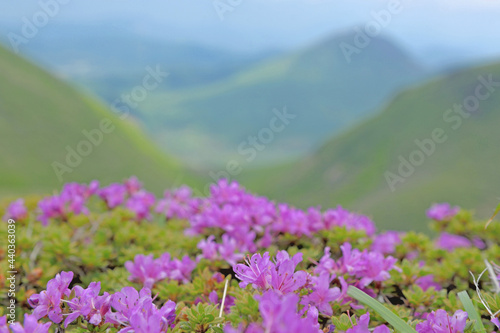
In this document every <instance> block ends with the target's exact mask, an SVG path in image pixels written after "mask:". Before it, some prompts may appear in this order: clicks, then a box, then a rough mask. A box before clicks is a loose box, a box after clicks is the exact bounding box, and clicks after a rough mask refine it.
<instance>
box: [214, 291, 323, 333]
mask: <svg viewBox="0 0 500 333" xmlns="http://www.w3.org/2000/svg"><path fill="white" fill-rule="evenodd" d="M256 299H257V300H258V301H259V311H260V315H261V316H262V323H261V324H260V323H251V324H250V325H249V327H248V328H246V329H245V328H244V327H242V326H240V327H238V328H237V329H235V328H233V327H231V326H229V325H228V326H226V327H225V329H224V332H226V333H239V332H246V333H264V332H273V333H321V332H322V331H321V330H320V328H319V324H318V312H317V311H315V309H310V310H309V311H307V314H306V315H303V314H301V313H299V312H298V304H299V297H298V296H297V295H295V294H287V295H281V294H278V293H276V292H275V291H273V290H270V291H266V292H265V293H264V294H263V295H262V296H256Z"/></svg>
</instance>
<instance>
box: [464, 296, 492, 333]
mask: <svg viewBox="0 0 500 333" xmlns="http://www.w3.org/2000/svg"><path fill="white" fill-rule="evenodd" d="M458 298H460V301H461V302H462V304H463V306H464V308H465V311H466V312H467V313H468V314H469V319H470V320H474V321H475V323H474V328H475V330H476V332H486V329H485V328H484V325H483V322H482V321H481V316H480V315H479V313H477V311H476V308H475V307H474V304H472V300H471V299H470V297H469V294H467V292H466V291H461V292H459V293H458Z"/></svg>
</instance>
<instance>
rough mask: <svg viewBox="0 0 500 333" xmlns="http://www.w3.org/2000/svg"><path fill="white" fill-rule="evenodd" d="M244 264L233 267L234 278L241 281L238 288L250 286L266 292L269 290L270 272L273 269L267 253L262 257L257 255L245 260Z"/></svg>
mask: <svg viewBox="0 0 500 333" xmlns="http://www.w3.org/2000/svg"><path fill="white" fill-rule="evenodd" d="M245 262H246V265H245V264H237V265H236V266H234V268H233V269H234V272H235V273H236V277H237V278H238V279H240V280H241V282H240V287H241V288H245V287H246V286H247V285H249V284H251V285H252V286H253V287H254V288H255V289H260V290H267V289H268V288H269V281H268V280H269V277H270V270H271V269H274V265H273V263H272V262H271V258H270V255H269V252H266V253H264V256H262V255H260V254H259V253H256V254H254V255H253V256H252V257H251V258H250V257H249V258H247V259H246V260H245Z"/></svg>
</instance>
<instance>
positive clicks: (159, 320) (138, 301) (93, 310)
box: [0, 272, 175, 333]
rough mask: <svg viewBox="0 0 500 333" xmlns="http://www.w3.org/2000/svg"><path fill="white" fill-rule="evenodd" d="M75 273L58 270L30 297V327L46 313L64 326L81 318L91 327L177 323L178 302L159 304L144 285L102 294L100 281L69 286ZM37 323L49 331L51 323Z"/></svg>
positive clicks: (153, 327) (151, 332)
mask: <svg viewBox="0 0 500 333" xmlns="http://www.w3.org/2000/svg"><path fill="white" fill-rule="evenodd" d="M73 275H74V274H73V272H61V273H60V274H57V275H56V277H55V278H54V279H52V280H50V281H49V282H48V283H47V289H46V290H44V291H42V292H41V293H39V294H34V295H32V296H31V297H30V298H29V304H30V306H31V307H33V308H34V310H33V315H32V316H33V317H32V318H31V317H30V318H29V320H28V323H29V327H35V324H36V323H37V322H36V321H37V320H40V319H42V318H45V317H47V318H48V319H49V320H50V321H52V322H53V323H55V324H60V323H63V325H64V327H65V328H67V327H68V326H69V325H71V324H73V323H74V322H75V321H77V319H81V320H82V321H83V322H84V323H86V324H87V325H88V326H87V328H88V329H89V330H90V327H100V328H102V327H106V325H108V326H109V325H112V326H114V327H115V328H119V329H120V332H137V333H139V332H141V333H160V332H167V330H168V329H169V328H172V327H173V326H174V321H175V303H174V302H172V301H167V302H166V303H165V304H164V305H163V306H162V307H160V308H158V306H157V305H156V304H154V302H153V301H154V299H153V298H152V296H151V290H149V289H147V288H144V289H142V290H141V291H140V293H139V292H137V290H135V289H134V288H132V287H124V288H123V289H122V290H121V291H120V292H117V293H115V294H112V295H111V294H109V293H107V292H104V293H103V294H102V295H99V294H100V291H101V284H100V282H92V283H90V284H89V286H88V287H87V288H85V289H84V288H82V287H81V286H78V285H76V286H74V287H73V288H72V289H69V285H70V284H71V282H72V280H73ZM113 310H114V311H113ZM0 324H1V322H0ZM36 325H38V326H37V327H38V330H40V332H46V329H48V327H49V326H50V323H47V324H36ZM0 327H1V326H0ZM26 327H27V324H26V320H25V329H26ZM11 329H12V330H13V331H14V332H24V331H15V329H17V328H14V326H11ZM44 330H45V331H44ZM29 332H37V333H38V331H35V330H33V331H29Z"/></svg>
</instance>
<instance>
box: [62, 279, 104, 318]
mask: <svg viewBox="0 0 500 333" xmlns="http://www.w3.org/2000/svg"><path fill="white" fill-rule="evenodd" d="M100 290H101V283H100V282H92V283H90V285H89V286H88V288H87V289H83V288H82V287H80V286H75V287H74V288H73V290H72V294H74V295H75V297H74V298H73V299H70V300H69V301H68V304H69V307H70V309H71V311H72V313H70V314H69V315H68V316H67V317H66V319H65V320H64V327H68V325H69V324H71V323H72V322H73V321H75V320H76V319H77V318H78V317H80V316H82V317H83V318H84V319H85V320H87V321H88V322H89V323H91V324H92V325H95V326H98V325H100V324H101V323H102V321H103V320H104V318H105V316H106V313H107V312H108V311H109V309H110V303H111V296H110V295H109V294H108V293H104V294H103V295H102V296H99V291H100Z"/></svg>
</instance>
